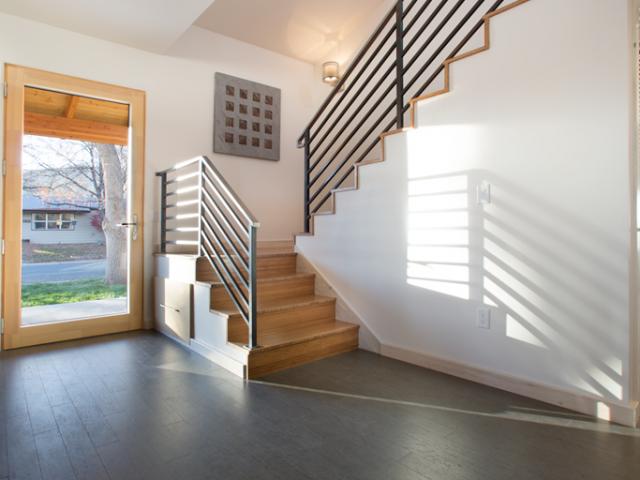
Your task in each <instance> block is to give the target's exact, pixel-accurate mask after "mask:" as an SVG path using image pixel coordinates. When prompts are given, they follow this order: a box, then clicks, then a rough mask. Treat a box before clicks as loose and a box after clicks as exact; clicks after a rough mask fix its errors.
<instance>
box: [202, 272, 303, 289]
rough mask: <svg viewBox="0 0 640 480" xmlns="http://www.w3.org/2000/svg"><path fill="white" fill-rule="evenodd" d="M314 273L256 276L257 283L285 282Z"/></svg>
mask: <svg viewBox="0 0 640 480" xmlns="http://www.w3.org/2000/svg"><path fill="white" fill-rule="evenodd" d="M314 276H315V274H314V273H299V272H296V273H288V274H283V275H275V276H273V277H260V276H258V278H257V281H258V284H261V283H277V282H285V281H288V280H304V279H307V278H311V277H314ZM199 283H204V284H208V285H211V286H212V287H222V286H223V283H222V282H214V281H206V280H205V281H201V282H199Z"/></svg>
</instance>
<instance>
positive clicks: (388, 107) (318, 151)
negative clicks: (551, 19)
mask: <svg viewBox="0 0 640 480" xmlns="http://www.w3.org/2000/svg"><path fill="white" fill-rule="evenodd" d="M528 1H529V0H468V1H467V0H456V1H454V0H441V1H433V0H397V1H396V2H395V5H394V7H393V8H392V9H391V10H390V11H389V12H388V13H387V15H386V16H385V17H384V19H383V20H382V22H381V23H380V24H379V25H378V28H377V29H376V30H375V32H374V33H373V34H372V35H371V37H370V38H369V39H368V41H367V42H366V44H365V45H364V47H363V48H362V49H361V50H360V52H359V53H358V54H357V55H356V56H355V58H354V59H353V61H352V62H351V64H350V65H349V68H348V69H347V70H346V71H345V73H344V75H342V78H341V79H340V81H339V82H338V83H337V85H336V86H335V87H334V89H333V91H332V92H331V94H330V95H329V96H328V97H327V98H326V100H325V101H324V102H323V104H322V105H321V106H320V108H319V109H318V111H317V112H316V114H315V115H314V116H313V118H312V119H311V121H310V122H309V124H308V125H307V127H306V128H305V130H304V131H303V133H302V135H300V137H299V138H298V147H299V148H302V149H304V172H305V175H304V233H303V234H301V235H313V227H314V218H315V217H316V216H318V215H332V214H334V213H335V198H336V195H337V194H338V193H340V192H344V191H349V190H357V189H358V180H359V171H360V168H361V167H364V166H367V165H370V164H375V163H379V162H382V161H384V160H385V158H384V157H385V151H384V137H386V136H388V135H393V134H396V133H401V132H403V131H404V130H405V129H407V128H414V127H415V125H416V118H415V117H416V105H417V103H419V102H421V101H424V100H427V99H430V98H434V97H436V96H438V95H442V94H445V93H448V92H449V89H450V74H449V70H450V68H449V67H450V65H451V64H452V63H454V62H456V61H459V60H462V59H465V58H469V57H471V56H473V55H475V54H477V53H480V52H483V51H485V50H487V49H488V48H489V42H490V28H489V27H490V20H491V18H493V17H495V16H496V15H499V14H502V13H504V12H506V11H508V10H511V9H512V8H515V7H517V6H519V5H522V4H524V3H526V2H528ZM377 146H381V147H382V148H381V150H379V151H378V150H376V147H377Z"/></svg>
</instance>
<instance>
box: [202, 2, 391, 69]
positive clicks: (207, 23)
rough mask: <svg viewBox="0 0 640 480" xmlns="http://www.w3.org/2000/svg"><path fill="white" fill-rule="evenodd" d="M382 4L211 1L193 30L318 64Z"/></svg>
mask: <svg viewBox="0 0 640 480" xmlns="http://www.w3.org/2000/svg"><path fill="white" fill-rule="evenodd" d="M383 2H384V0H215V1H214V2H213V3H212V4H211V6H210V7H209V8H207V10H205V12H204V13H203V14H202V15H201V16H200V18H198V19H197V21H196V22H195V24H196V25H197V26H199V27H202V28H206V29H208V30H211V31H213V32H217V33H220V34H222V35H226V36H228V37H232V38H235V39H237V40H241V41H243V42H247V43H251V44H253V45H257V46H259V47H263V48H266V49H269V50H272V51H275V52H278V53H281V54H283V55H287V56H289V57H293V58H297V59H299V60H303V61H306V62H311V63H318V62H319V61H322V60H324V59H325V58H326V55H327V54H328V53H329V52H330V51H332V50H333V49H334V48H336V47H337V46H338V45H339V44H340V42H341V41H342V40H344V38H345V37H346V36H347V35H348V34H349V33H351V32H352V31H354V30H355V29H356V28H357V27H358V26H359V25H360V24H361V23H362V22H363V21H365V19H366V18H367V16H368V15H369V14H370V13H371V12H372V10H373V9H375V8H376V7H378V6H379V5H381V4H382V3H383Z"/></svg>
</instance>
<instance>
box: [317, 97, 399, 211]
mask: <svg viewBox="0 0 640 480" xmlns="http://www.w3.org/2000/svg"><path fill="white" fill-rule="evenodd" d="M408 108H409V106H408V105H406V106H405V108H404V112H406V111H407V109H408ZM383 119H384V116H383V117H382V118H381V119H379V120H378V121H377V122H376V125H377V124H378V123H380V122H381V121H382V120H383ZM395 122H396V119H395V118H394V119H392V120H391V121H390V122H389V123H388V124H387V125H386V127H385V128H384V130H383V131H384V132H386V131H388V130H389V129H391V128H392V127H393V125H394V124H395ZM365 138H366V137H365ZM378 142H380V137H376V138H375V140H374V141H373V142H372V143H371V144H370V145H369V147H367V149H366V150H365V151H364V152H363V153H362V154H360V157H358V159H357V160H356V161H355V162H353V164H352V165H351V166H350V167H349V168H348V169H347V172H346V173H345V174H344V175H343V176H342V178H340V180H338V181H337V182H336V183H335V184H334V185H333V186H332V187H331V189H330V190H329V191H328V192H327V193H326V194H325V196H324V197H323V198H322V199H321V200H320V202H319V203H318V205H316V208H314V209H313V210H312V211H311V213H316V212H318V210H320V208H322V205H324V204H325V202H326V201H327V200H329V198H330V197H331V190H332V189H334V188H337V187H339V186H340V184H342V182H344V181H345V180H346V179H347V177H348V176H349V175H351V172H353V170H354V169H355V165H357V164H358V163H359V162H361V161H362V160H363V159H364V157H365V156H366V155H367V154H368V153H369V152H370V151H371V150H373V148H374V147H375V146H376V145H377V144H378ZM360 143H361V144H362V142H360ZM344 165H345V164H344V163H343V165H342V166H340V168H338V169H336V171H335V172H334V173H333V175H332V176H331V179H333V177H335V175H336V174H337V173H338V172H339V171H340V170H341V169H342V168H343V167H344ZM331 179H330V180H331ZM326 183H327V185H328V182H326ZM325 188H326V185H323V186H322V187H321V188H320V189H319V190H318V191H317V192H316V194H315V196H314V199H315V198H317V196H318V195H319V194H320V193H321V192H322V191H323V190H325ZM311 201H313V200H311ZM311 201H310V202H309V203H311Z"/></svg>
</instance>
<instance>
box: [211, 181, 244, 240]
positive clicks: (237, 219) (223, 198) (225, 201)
mask: <svg viewBox="0 0 640 480" xmlns="http://www.w3.org/2000/svg"><path fill="white" fill-rule="evenodd" d="M202 179H203V180H204V183H206V185H208V186H210V187H211V190H213V193H215V195H216V196H217V197H218V198H219V199H220V202H221V203H222V204H223V206H224V207H225V209H226V210H228V211H229V212H231V216H232V217H233V219H234V220H235V222H236V224H238V226H239V227H240V228H241V229H242V232H243V233H245V234H247V232H248V225H245V223H244V222H243V221H242V219H241V218H240V216H239V215H238V212H236V210H235V209H234V208H233V207H232V206H231V205H230V204H229V201H228V199H227V197H226V196H225V195H223V194H222V192H220V190H219V189H218V188H216V185H215V184H214V183H213V180H211V179H210V178H209V176H208V174H207V172H204V174H203V175H202ZM202 191H203V192H205V193H206V194H207V196H208V197H209V198H210V199H212V197H211V193H210V192H208V191H207V189H206V188H203V189H202ZM212 203H214V204H216V205H217V203H216V202H213V200H212ZM223 216H224V217H225V218H226V216H225V215H223Z"/></svg>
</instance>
